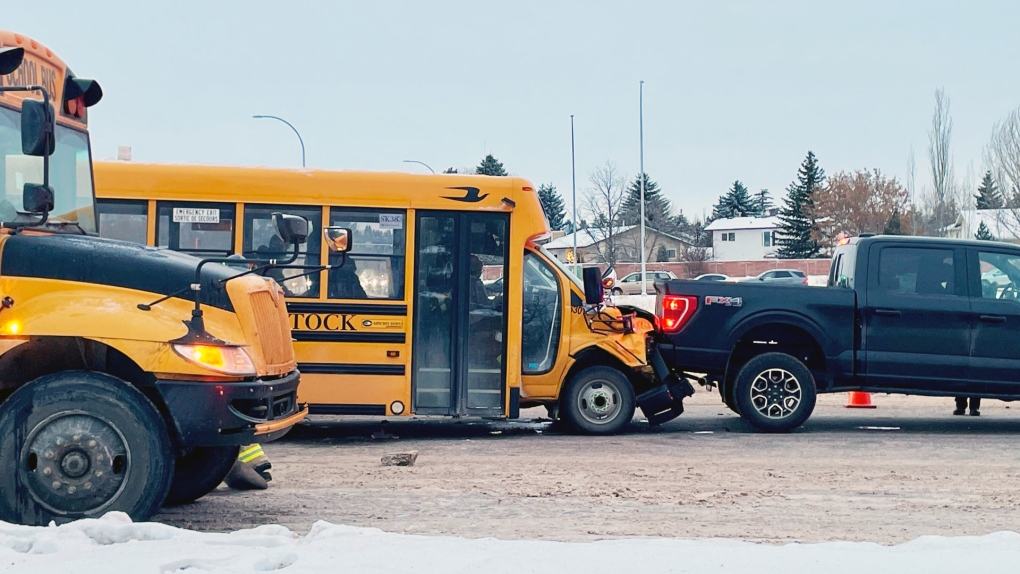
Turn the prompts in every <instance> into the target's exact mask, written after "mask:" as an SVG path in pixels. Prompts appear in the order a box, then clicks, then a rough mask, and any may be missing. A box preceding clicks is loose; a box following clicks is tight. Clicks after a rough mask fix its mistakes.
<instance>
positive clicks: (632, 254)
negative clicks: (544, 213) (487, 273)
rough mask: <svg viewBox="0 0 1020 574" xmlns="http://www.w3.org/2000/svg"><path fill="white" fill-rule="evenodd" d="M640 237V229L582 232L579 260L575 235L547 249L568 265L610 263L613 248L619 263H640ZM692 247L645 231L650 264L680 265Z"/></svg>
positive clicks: (678, 239)
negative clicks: (687, 248)
mask: <svg viewBox="0 0 1020 574" xmlns="http://www.w3.org/2000/svg"><path fill="white" fill-rule="evenodd" d="M640 235H641V229H640V228H639V227H638V226H637V225H625V226H621V227H615V228H613V230H612V233H610V232H609V230H608V229H601V228H591V227H589V228H587V229H581V230H579V231H578V232H577V233H576V236H577V255H578V258H577V259H576V260H575V258H574V256H573V250H574V236H575V234H573V233H568V234H566V235H563V236H562V237H557V238H555V239H553V240H551V241H549V242H548V243H546V244H545V248H546V249H547V250H548V251H549V252H550V253H552V254H553V255H555V256H556V258H557V259H559V260H560V261H563V262H566V263H602V262H605V261H606V259H607V257H608V253H609V251H610V250H611V248H612V246H615V249H616V261H617V262H636V261H639V260H640V252H639V251H638V249H637V246H638V244H639V243H640V242H641V239H640ZM610 236H611V243H610ZM690 244H691V241H690V240H689V239H686V238H683V237H677V236H674V235H670V234H668V233H662V232H660V231H658V230H655V229H653V228H651V227H645V253H646V254H647V260H648V261H651V262H658V261H662V262H667V261H680V260H681V258H682V256H683V251H684V248H685V247H686V246H687V245H690Z"/></svg>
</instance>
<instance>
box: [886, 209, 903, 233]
mask: <svg viewBox="0 0 1020 574" xmlns="http://www.w3.org/2000/svg"><path fill="white" fill-rule="evenodd" d="M882 234H883V235H903V228H902V222H901V221H900V210H898V209H894V210H893V212H892V217H890V218H889V223H886V224H885V229H883V230H882Z"/></svg>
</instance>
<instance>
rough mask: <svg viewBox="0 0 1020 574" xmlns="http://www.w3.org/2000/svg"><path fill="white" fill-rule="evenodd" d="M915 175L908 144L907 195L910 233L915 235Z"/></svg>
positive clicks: (915, 168)
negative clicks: (908, 196)
mask: <svg viewBox="0 0 1020 574" xmlns="http://www.w3.org/2000/svg"><path fill="white" fill-rule="evenodd" d="M916 173H917V161H916V160H915V159H914V144H910V155H909V156H907V193H908V194H910V231H911V233H912V234H915V235H916V234H917V224H918V221H917V196H916V195H915V194H914V176H915V175H916Z"/></svg>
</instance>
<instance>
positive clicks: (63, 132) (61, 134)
mask: <svg viewBox="0 0 1020 574" xmlns="http://www.w3.org/2000/svg"><path fill="white" fill-rule="evenodd" d="M56 136H57V145H56V149H55V151H54V152H53V155H51V156H50V186H51V187H53V195H54V201H53V203H54V209H53V211H52V212H51V213H50V217H49V220H50V221H53V222H55V223H58V222H65V223H77V224H78V225H79V226H80V227H81V228H82V229H84V230H85V231H87V232H89V233H95V232H96V219H95V206H94V199H93V197H94V196H93V194H92V167H91V163H90V157H89V140H88V135H86V134H85V133H84V132H79V131H76V130H73V129H71V128H67V127H64V126H61V125H57V126H56ZM0 156H2V157H0V183H2V184H3V186H4V187H3V189H4V193H3V196H2V197H0V224H2V223H3V222H20V221H32V220H35V219H37V218H38V217H37V216H34V215H33V216H26V215H20V214H19V213H18V212H19V211H20V210H21V209H22V203H21V199H22V191H23V188H24V185H25V184H26V183H42V182H43V158H41V157H34V156H27V155H24V154H22V153H21V117H20V114H19V113H18V112H17V111H14V110H10V109H8V108H3V107H0Z"/></svg>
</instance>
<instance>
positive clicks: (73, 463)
mask: <svg viewBox="0 0 1020 574" xmlns="http://www.w3.org/2000/svg"><path fill="white" fill-rule="evenodd" d="M18 462H19V465H18V472H19V474H20V475H21V479H22V480H21V482H22V484H23V485H24V486H25V489H26V491H27V492H28V494H29V496H31V497H32V499H34V500H35V501H36V502H37V503H39V504H40V505H41V506H43V507H44V508H46V509H47V510H49V511H50V512H52V513H54V514H58V515H69V514H88V513H97V512H100V511H102V510H103V509H104V508H105V507H107V506H109V505H110V504H111V503H113V501H114V500H116V499H117V496H118V495H119V494H120V493H121V492H122V491H123V490H124V487H125V485H126V484H127V475H128V471H129V468H130V464H131V451H130V449H129V448H128V446H127V441H126V440H125V439H124V435H123V434H121V432H120V431H119V430H118V429H117V428H116V427H115V426H114V425H113V424H112V423H110V421H108V420H106V419H104V418H101V417H98V416H96V415H94V414H91V413H85V412H64V413H57V414H55V415H53V416H51V417H49V418H47V419H45V420H43V421H42V422H40V423H38V424H37V425H35V428H33V429H32V431H31V432H30V433H29V435H28V439H27V440H26V441H25V446H24V448H22V451H21V457H20V459H19V461H18Z"/></svg>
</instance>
